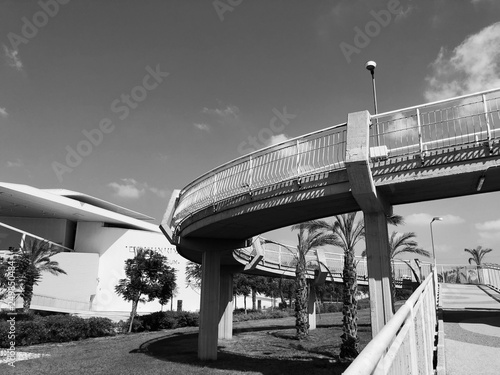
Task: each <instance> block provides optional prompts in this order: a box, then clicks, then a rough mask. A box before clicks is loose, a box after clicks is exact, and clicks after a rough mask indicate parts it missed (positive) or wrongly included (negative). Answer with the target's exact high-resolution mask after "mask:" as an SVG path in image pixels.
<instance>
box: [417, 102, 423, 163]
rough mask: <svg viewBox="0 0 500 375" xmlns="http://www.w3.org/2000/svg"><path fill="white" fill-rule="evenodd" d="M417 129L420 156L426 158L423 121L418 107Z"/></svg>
mask: <svg viewBox="0 0 500 375" xmlns="http://www.w3.org/2000/svg"><path fill="white" fill-rule="evenodd" d="M417 129H418V148H419V151H420V158H421V159H422V160H424V158H425V155H424V141H423V138H422V121H421V120H420V108H417Z"/></svg>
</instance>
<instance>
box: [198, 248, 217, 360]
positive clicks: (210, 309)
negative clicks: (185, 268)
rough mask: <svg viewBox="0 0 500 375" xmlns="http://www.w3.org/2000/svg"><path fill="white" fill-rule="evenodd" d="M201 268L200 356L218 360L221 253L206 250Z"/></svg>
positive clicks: (204, 358)
mask: <svg viewBox="0 0 500 375" xmlns="http://www.w3.org/2000/svg"><path fill="white" fill-rule="evenodd" d="M201 269H202V278H201V304H200V329H199V334H198V358H199V359H201V360H216V359H217V343H218V339H219V337H218V336H219V318H220V316H219V304H220V291H221V290H220V253H219V252H217V251H205V252H204V253H203V260H202V264H201Z"/></svg>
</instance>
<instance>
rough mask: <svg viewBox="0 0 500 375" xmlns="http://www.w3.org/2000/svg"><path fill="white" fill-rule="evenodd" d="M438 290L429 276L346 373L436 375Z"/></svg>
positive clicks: (353, 374)
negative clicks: (435, 297)
mask: <svg viewBox="0 0 500 375" xmlns="http://www.w3.org/2000/svg"><path fill="white" fill-rule="evenodd" d="M435 287H436V286H435V284H434V275H433V274H430V275H429V276H427V278H426V279H425V281H424V282H423V283H422V284H421V285H420V286H419V288H418V289H417V290H416V291H415V292H414V293H413V294H412V295H411V297H410V298H409V299H408V300H407V301H406V303H405V304H404V305H403V306H401V308H400V309H399V310H398V312H397V313H396V314H395V315H394V316H393V318H392V319H391V320H389V322H388V323H387V324H386V325H385V326H384V327H383V328H382V330H381V331H380V332H379V333H378V334H377V336H375V337H374V338H373V339H372V340H371V341H370V342H369V343H368V345H367V346H366V347H365V349H364V350H363V351H362V352H361V353H360V354H359V355H358V357H357V358H356V359H355V360H354V361H353V362H352V363H351V365H350V366H349V367H348V368H347V369H346V371H345V372H344V374H345V375H355V374H356V375H362V374H363V375H364V374H366V375H368V374H377V375H379V374H394V375H400V374H434V369H433V356H434V338H435V335H436V323H437V317H436V303H435V299H434V295H435Z"/></svg>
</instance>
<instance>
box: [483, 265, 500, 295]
mask: <svg viewBox="0 0 500 375" xmlns="http://www.w3.org/2000/svg"><path fill="white" fill-rule="evenodd" d="M480 268H481V269H480V273H481V276H482V281H483V284H486V285H490V286H492V287H494V288H496V289H497V290H500V265H498V264H490V263H486V264H482V265H481V267H480Z"/></svg>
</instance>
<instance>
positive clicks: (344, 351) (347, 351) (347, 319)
mask: <svg viewBox="0 0 500 375" xmlns="http://www.w3.org/2000/svg"><path fill="white" fill-rule="evenodd" d="M343 281H344V294H343V307H342V313H343V316H344V319H343V324H342V331H343V334H342V336H341V338H342V344H341V346H340V357H341V358H349V359H351V358H356V356H357V355H358V354H359V345H358V343H359V338H358V322H357V320H358V302H357V301H356V298H355V297H356V292H357V289H358V282H357V279H356V267H355V264H354V251H346V252H345V258H344V271H343Z"/></svg>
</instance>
